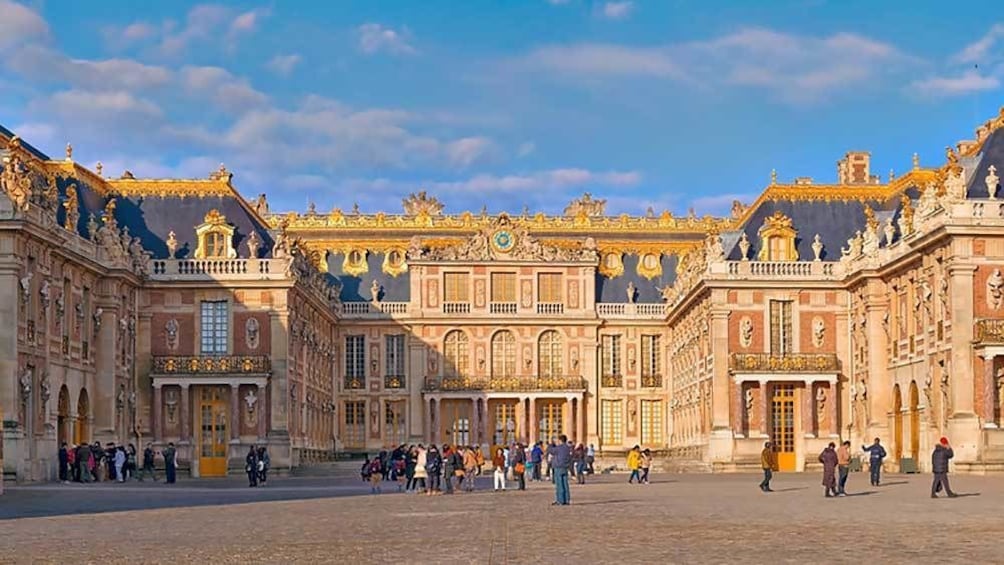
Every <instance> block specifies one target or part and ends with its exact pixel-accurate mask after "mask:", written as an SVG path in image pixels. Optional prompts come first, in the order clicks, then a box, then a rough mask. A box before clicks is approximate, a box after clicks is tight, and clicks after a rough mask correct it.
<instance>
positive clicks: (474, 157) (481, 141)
mask: <svg viewBox="0 0 1004 565" xmlns="http://www.w3.org/2000/svg"><path fill="white" fill-rule="evenodd" d="M492 147H493V143H492V141H491V140H490V139H488V138H486V137H465V138H462V139H458V140H456V141H451V142H449V143H447V144H446V145H445V147H444V148H443V150H444V152H445V153H446V159H447V161H449V163H450V165H452V166H454V167H459V168H466V167H469V166H471V165H472V164H474V163H475V162H477V161H479V160H481V159H482V158H483V157H484V156H485V155H486V154H487V153H488V152H489V151H491V149H492Z"/></svg>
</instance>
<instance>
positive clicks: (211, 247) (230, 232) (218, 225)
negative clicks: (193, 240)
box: [195, 209, 237, 259]
mask: <svg viewBox="0 0 1004 565" xmlns="http://www.w3.org/2000/svg"><path fill="white" fill-rule="evenodd" d="M195 235H196V237H197V238H198V242H199V243H198V247H196V248H195V258H196V259H234V258H236V257H237V250H236V249H234V244H233V241H234V228H233V226H231V225H230V224H228V223H227V218H226V216H224V215H223V214H221V213H220V211H219V210H216V209H213V210H210V211H209V213H208V214H206V217H205V219H204V220H203V223H202V225H200V226H198V227H196V228H195Z"/></svg>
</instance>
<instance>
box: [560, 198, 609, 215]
mask: <svg viewBox="0 0 1004 565" xmlns="http://www.w3.org/2000/svg"><path fill="white" fill-rule="evenodd" d="M606 208H607V201H606V199H594V198H593V195H592V194H590V193H588V192H587V193H585V194H583V195H582V198H576V199H575V200H572V201H571V202H569V204H568V206H566V207H565V215H566V216H586V217H589V218H593V217H597V216H602V215H603V214H604V213H605V211H606Z"/></svg>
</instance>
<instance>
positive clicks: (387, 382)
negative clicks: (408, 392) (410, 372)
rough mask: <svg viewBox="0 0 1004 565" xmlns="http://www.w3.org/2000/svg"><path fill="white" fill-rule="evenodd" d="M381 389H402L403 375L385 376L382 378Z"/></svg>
mask: <svg viewBox="0 0 1004 565" xmlns="http://www.w3.org/2000/svg"><path fill="white" fill-rule="evenodd" d="M383 387H384V388H386V389H402V388H404V375H387V376H385V377H384V378H383Z"/></svg>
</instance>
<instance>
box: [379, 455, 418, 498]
mask: <svg viewBox="0 0 1004 565" xmlns="http://www.w3.org/2000/svg"><path fill="white" fill-rule="evenodd" d="M377 461H379V459H377ZM428 463H429V453H428V452H427V451H426V450H425V446H423V445H422V444H418V450H417V451H416V455H415V492H417V493H419V494H421V493H423V492H425V489H426V479H428V478H429V472H428V471H427V470H426V469H425V466H426V465H427V464H428ZM419 484H421V485H422V486H421V487H419Z"/></svg>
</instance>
